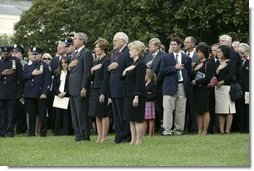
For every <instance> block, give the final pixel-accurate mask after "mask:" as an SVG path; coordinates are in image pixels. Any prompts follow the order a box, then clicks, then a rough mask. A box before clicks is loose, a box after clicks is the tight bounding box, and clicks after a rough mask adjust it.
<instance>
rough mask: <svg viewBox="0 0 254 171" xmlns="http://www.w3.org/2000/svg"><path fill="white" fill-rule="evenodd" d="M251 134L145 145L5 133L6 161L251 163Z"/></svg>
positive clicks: (1, 158)
mask: <svg viewBox="0 0 254 171" xmlns="http://www.w3.org/2000/svg"><path fill="white" fill-rule="evenodd" d="M249 138H250V136H249V134H238V133H233V134H230V135H219V134H214V135H207V136H197V135H183V136H171V137H168V136H167V137H162V136H154V137H152V138H151V137H148V136H147V137H144V140H143V144H142V145H129V144H127V143H124V144H115V143H113V139H114V135H110V136H109V139H108V141H107V142H106V143H104V144H97V143H95V141H96V136H95V135H93V136H91V141H90V142H88V141H83V142H75V141H74V136H52V135H49V136H47V137H44V138H42V137H39V136H38V137H26V136H25V135H24V134H23V135H18V136H16V137H14V138H1V139H0V151H1V154H0V165H1V166H143V167H144V166H157V167H158V166H181V167H183V166H184V167H185V166H202V167H206V166H216V167H220V166H228V167H250V139H249Z"/></svg>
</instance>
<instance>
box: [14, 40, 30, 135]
mask: <svg viewBox="0 0 254 171" xmlns="http://www.w3.org/2000/svg"><path fill="white" fill-rule="evenodd" d="M13 47H14V49H13V52H20V53H21V54H22V56H20V57H17V56H15V54H14V55H13V56H14V57H16V58H19V59H20V63H21V65H22V71H23V69H24V65H25V64H26V63H27V62H26V61H25V60H24V59H23V54H24V52H25V50H24V48H23V47H22V46H21V45H17V44H14V46H13ZM21 84H22V87H24V86H23V85H24V84H23V82H22V83H21ZM16 105H17V106H16V112H15V117H14V118H15V119H14V120H15V121H14V123H15V125H16V126H15V127H16V133H17V134H19V133H25V132H26V130H27V124H26V113H25V105H24V98H23V97H20V98H18V99H17V104H16Z"/></svg>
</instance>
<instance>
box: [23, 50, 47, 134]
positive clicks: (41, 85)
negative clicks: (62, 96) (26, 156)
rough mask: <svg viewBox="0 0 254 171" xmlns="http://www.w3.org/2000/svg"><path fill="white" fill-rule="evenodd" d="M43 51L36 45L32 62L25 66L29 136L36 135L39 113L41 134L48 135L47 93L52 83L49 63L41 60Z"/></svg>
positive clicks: (32, 53)
mask: <svg viewBox="0 0 254 171" xmlns="http://www.w3.org/2000/svg"><path fill="white" fill-rule="evenodd" d="M42 54H43V51H42V49H40V48H36V47H34V48H33V49H32V51H31V59H30V60H31V61H32V64H25V66H24V73H23V79H24V82H25V83H24V84H25V87H24V98H25V108H26V112H27V113H28V115H29V128H28V136H35V124H36V115H37V114H39V118H40V122H41V127H40V136H41V137H45V136H47V111H46V110H47V101H46V98H47V95H48V93H49V89H50V85H51V73H50V70H49V65H48V64H47V63H46V62H43V61H42V60H41V57H42Z"/></svg>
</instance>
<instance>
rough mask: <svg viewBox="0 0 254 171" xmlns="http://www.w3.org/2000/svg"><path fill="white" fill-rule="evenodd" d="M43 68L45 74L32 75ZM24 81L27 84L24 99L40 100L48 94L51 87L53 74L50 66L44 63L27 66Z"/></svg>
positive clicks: (37, 62)
mask: <svg viewBox="0 0 254 171" xmlns="http://www.w3.org/2000/svg"><path fill="white" fill-rule="evenodd" d="M40 66H43V73H42V74H40V75H32V72H33V71H34V70H35V69H40ZM23 79H24V82H25V88H24V97H26V98H39V97H40V96H41V94H48V93H49V89H50V86H51V81H52V78H51V72H50V70H49V65H48V64H47V63H45V62H43V61H36V62H34V63H32V64H31V65H28V64H25V66H24V73H23Z"/></svg>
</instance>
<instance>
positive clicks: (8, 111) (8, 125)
mask: <svg viewBox="0 0 254 171" xmlns="http://www.w3.org/2000/svg"><path fill="white" fill-rule="evenodd" d="M15 110H16V99H13V100H0V136H1V137H4V136H5V135H7V136H14V114H15Z"/></svg>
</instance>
